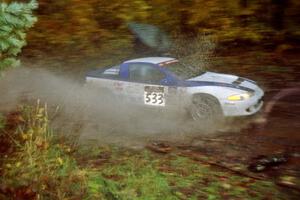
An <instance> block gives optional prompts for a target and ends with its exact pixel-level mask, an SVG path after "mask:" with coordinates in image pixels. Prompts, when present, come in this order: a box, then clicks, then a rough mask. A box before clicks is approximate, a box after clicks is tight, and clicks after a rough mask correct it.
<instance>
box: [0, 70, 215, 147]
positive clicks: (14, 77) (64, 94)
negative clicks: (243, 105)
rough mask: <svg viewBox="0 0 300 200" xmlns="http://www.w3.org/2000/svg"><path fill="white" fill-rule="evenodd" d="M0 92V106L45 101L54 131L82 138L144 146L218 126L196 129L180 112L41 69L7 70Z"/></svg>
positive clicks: (8, 106)
mask: <svg viewBox="0 0 300 200" xmlns="http://www.w3.org/2000/svg"><path fill="white" fill-rule="evenodd" d="M0 95H1V98H0V110H1V111H9V110H12V109H15V108H16V107H17V106H18V105H21V104H28V103H31V104H34V103H35V102H36V100H37V99H40V101H41V102H44V103H47V105H48V108H49V113H50V114H49V116H50V119H51V125H52V127H53V128H54V130H55V131H54V132H56V133H58V134H67V135H74V134H75V135H79V139H80V141H89V140H96V141H99V142H108V143H117V144H121V145H127V144H129V145H132V144H135V145H142V144H143V143H144V142H146V141H149V140H168V141H183V140H189V139H191V138H192V137H194V136H197V135H201V134H213V132H215V130H216V129H215V127H205V125H202V126H201V128H199V126H197V125H195V122H193V121H192V119H191V118H189V117H188V116H187V115H185V114H183V113H178V112H165V111H163V110H155V111H152V110H149V109H148V110H145V109H143V108H141V107H137V106H136V105H131V104H130V103H128V102H124V101H123V100H122V99H118V98H116V97H115V96H113V95H108V94H107V93H105V92H104V91H102V90H100V89H99V88H95V87H94V88H93V87H88V86H87V85H85V84H84V83H80V82H79V81H74V80H72V79H71V78H69V77H66V76H61V75H56V74H54V73H52V72H49V71H46V70H42V69H31V68H28V67H21V68H17V69H13V70H9V71H8V72H7V73H6V74H5V75H4V76H3V77H2V78H1V79H0Z"/></svg>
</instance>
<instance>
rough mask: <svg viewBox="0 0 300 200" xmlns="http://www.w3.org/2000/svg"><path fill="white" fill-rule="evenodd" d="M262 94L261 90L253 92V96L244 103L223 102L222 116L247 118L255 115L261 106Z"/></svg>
mask: <svg viewBox="0 0 300 200" xmlns="http://www.w3.org/2000/svg"><path fill="white" fill-rule="evenodd" d="M263 97H264V92H263V91H262V90H261V89H257V90H256V91H255V95H254V96H252V97H251V98H250V99H248V100H245V101H228V100H225V101H224V102H223V106H222V107H223V114H224V116H228V117H229V116H232V117H234V116H247V115H253V114H255V113H257V112H258V111H259V110H260V109H261V108H262V106H263V103H264V102H263Z"/></svg>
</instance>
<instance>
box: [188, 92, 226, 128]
mask: <svg viewBox="0 0 300 200" xmlns="http://www.w3.org/2000/svg"><path fill="white" fill-rule="evenodd" d="M190 114H191V117H192V118H193V119H194V121H200V122H204V123H206V122H215V121H216V120H217V121H220V120H221V119H222V118H223V112H222V109H221V106H220V103H219V101H218V100H217V99H216V98H215V97H213V96H211V95H207V94H196V95H194V96H193V99H192V104H191V107H190Z"/></svg>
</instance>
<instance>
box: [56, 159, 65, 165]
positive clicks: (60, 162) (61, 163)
mask: <svg viewBox="0 0 300 200" xmlns="http://www.w3.org/2000/svg"><path fill="white" fill-rule="evenodd" d="M56 161H57V163H58V164H59V165H63V164H64V161H63V159H62V158H61V157H58V158H57V159H56Z"/></svg>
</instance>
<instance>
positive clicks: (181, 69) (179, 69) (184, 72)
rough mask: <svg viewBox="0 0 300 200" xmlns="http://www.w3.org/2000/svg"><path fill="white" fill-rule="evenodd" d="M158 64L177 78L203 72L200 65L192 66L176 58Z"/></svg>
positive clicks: (197, 74)
mask: <svg viewBox="0 0 300 200" xmlns="http://www.w3.org/2000/svg"><path fill="white" fill-rule="evenodd" d="M160 66H163V67H166V68H167V69H168V70H169V71H171V72H172V73H173V74H174V75H176V76H177V77H178V78H180V79H182V80H185V79H189V78H192V77H195V76H199V75H201V74H203V73H204V71H203V70H202V69H201V68H200V67H194V66H191V65H188V64H185V63H183V62H180V61H178V60H173V61H169V62H166V63H161V64H160Z"/></svg>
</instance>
